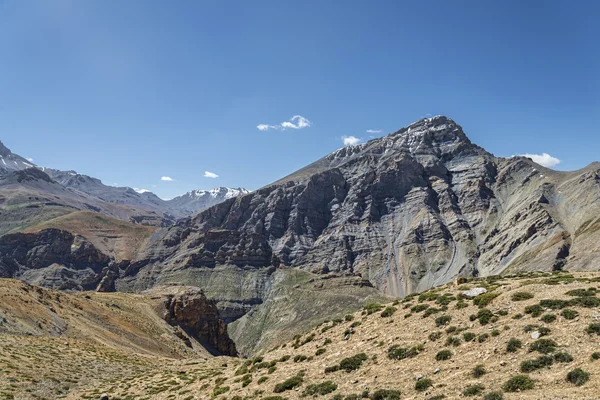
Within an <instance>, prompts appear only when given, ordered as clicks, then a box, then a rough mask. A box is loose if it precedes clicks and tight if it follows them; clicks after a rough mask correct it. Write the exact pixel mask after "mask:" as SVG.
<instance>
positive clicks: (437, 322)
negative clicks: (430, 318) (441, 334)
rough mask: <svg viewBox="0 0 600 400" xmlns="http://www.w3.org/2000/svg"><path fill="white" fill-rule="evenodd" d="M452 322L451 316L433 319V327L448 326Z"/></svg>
mask: <svg viewBox="0 0 600 400" xmlns="http://www.w3.org/2000/svg"><path fill="white" fill-rule="evenodd" d="M450 321H452V316H451V315H441V316H439V317H437V318H436V319H435V325H436V326H438V327H441V326H444V325H448V324H449V323H450Z"/></svg>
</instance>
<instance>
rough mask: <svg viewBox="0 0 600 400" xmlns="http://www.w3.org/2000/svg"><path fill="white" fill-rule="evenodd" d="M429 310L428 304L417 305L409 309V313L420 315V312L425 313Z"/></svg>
mask: <svg viewBox="0 0 600 400" xmlns="http://www.w3.org/2000/svg"><path fill="white" fill-rule="evenodd" d="M428 308H429V304H417V305H416V306H414V307H412V308H411V309H410V312H413V313H420V312H421V311H425V310H427V309H428Z"/></svg>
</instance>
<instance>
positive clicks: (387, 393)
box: [363, 389, 400, 400]
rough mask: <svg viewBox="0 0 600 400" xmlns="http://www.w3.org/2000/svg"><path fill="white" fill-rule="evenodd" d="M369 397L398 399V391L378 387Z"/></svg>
mask: <svg viewBox="0 0 600 400" xmlns="http://www.w3.org/2000/svg"><path fill="white" fill-rule="evenodd" d="M364 397H365V396H363V398H364ZM369 398H370V399H371V400H400V391H398V390H389V389H379V390H377V391H375V392H374V393H373V394H372V395H371V396H369Z"/></svg>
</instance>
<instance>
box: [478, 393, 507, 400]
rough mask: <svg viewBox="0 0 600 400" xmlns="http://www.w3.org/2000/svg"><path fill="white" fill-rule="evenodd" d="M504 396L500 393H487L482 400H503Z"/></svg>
mask: <svg viewBox="0 0 600 400" xmlns="http://www.w3.org/2000/svg"><path fill="white" fill-rule="evenodd" d="M503 399H504V395H503V394H502V392H489V393H488V394H486V395H485V396H483V400H503Z"/></svg>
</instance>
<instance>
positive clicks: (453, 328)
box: [446, 325, 458, 334]
mask: <svg viewBox="0 0 600 400" xmlns="http://www.w3.org/2000/svg"><path fill="white" fill-rule="evenodd" d="M457 330H458V326H454V325H452V326H449V327H447V328H446V333H447V334H451V333H454V332H456V331H457Z"/></svg>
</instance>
